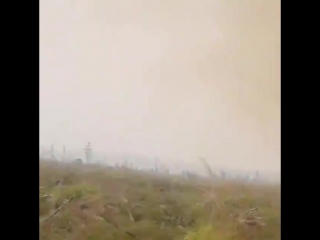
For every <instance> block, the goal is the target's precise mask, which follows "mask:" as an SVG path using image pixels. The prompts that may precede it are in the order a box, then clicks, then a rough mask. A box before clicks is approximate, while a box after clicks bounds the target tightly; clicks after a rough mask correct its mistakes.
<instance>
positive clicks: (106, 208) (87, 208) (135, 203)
mask: <svg viewBox="0 0 320 240" xmlns="http://www.w3.org/2000/svg"><path fill="white" fill-rule="evenodd" d="M280 224H281V222H280V187H279V186H271V185H268V186H267V185H264V186H262V185H244V184H239V183H231V182H218V183H217V182H216V183H214V184H213V183H211V182H210V181H208V182H205V181H201V182H200V180H199V181H198V180H194V181H189V180H186V179H183V178H180V177H174V176H160V175H159V176H156V175H155V174H152V173H142V172H138V171H134V170H129V169H125V168H119V169H108V168H104V167H99V166H94V165H91V166H90V165H80V164H79V165H76V164H66V163H53V162H40V187H39V228H40V239H41V240H60V239H61V240H108V239H110V240H129V239H130V240H132V239H139V240H158V239H159V240H170V239H172V240H179V239H181V240H183V239H186V240H229V239H230V240H231V239H234V240H278V239H280Z"/></svg>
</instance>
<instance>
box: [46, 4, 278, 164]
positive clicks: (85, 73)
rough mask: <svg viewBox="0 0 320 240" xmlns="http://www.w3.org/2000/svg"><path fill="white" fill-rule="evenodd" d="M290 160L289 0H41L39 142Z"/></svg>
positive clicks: (193, 156)
mask: <svg viewBox="0 0 320 240" xmlns="http://www.w3.org/2000/svg"><path fill="white" fill-rule="evenodd" d="M88 141H91V142H92V146H93V149H94V150H97V151H101V152H104V153H125V154H143V155H145V156H150V157H155V156H156V157H159V158H161V159H164V160H165V159H170V161H178V160H179V161H184V162H185V163H188V164H190V163H193V162H198V161H199V160H198V157H204V158H205V159H206V160H207V161H208V162H209V163H210V164H212V165H219V166H225V167H233V168H238V169H245V170H279V169H280V0H268V1H266V0H229V1H223V0H211V1H209V0H199V1H195V0H175V1H172V0H170V1H169V0H161V1H160V0H135V1H130V0H40V144H47V145H50V144H60V145H62V144H66V145H67V146H72V147H79V148H82V147H84V146H85V144H86V142H88Z"/></svg>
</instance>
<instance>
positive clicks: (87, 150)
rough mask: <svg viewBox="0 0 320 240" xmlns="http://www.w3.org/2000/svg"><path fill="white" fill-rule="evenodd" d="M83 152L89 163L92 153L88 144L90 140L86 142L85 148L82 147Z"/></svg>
mask: <svg viewBox="0 0 320 240" xmlns="http://www.w3.org/2000/svg"><path fill="white" fill-rule="evenodd" d="M84 151H85V154H86V162H87V163H89V162H91V153H92V149H91V146H90V142H88V144H87V146H86V148H85V149H84Z"/></svg>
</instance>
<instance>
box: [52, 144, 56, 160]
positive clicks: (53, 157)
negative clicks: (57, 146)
mask: <svg viewBox="0 0 320 240" xmlns="http://www.w3.org/2000/svg"><path fill="white" fill-rule="evenodd" d="M51 158H52V159H56V158H55V156H54V146H53V145H51Z"/></svg>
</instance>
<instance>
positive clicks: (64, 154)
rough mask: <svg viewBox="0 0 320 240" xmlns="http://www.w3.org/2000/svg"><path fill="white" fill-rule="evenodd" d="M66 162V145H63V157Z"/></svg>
mask: <svg viewBox="0 0 320 240" xmlns="http://www.w3.org/2000/svg"><path fill="white" fill-rule="evenodd" d="M65 160H66V145H63V155H62V161H65Z"/></svg>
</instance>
